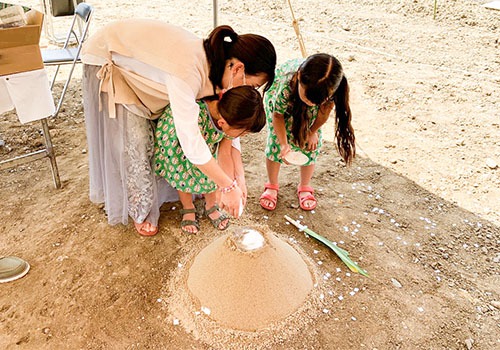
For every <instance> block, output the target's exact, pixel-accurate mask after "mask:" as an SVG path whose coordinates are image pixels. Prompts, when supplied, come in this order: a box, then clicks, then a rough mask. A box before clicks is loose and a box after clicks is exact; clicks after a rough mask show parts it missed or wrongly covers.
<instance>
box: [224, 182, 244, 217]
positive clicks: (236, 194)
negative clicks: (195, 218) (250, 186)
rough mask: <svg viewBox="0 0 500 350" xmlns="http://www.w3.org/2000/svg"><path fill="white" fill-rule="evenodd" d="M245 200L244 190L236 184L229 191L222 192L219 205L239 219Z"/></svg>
mask: <svg viewBox="0 0 500 350" xmlns="http://www.w3.org/2000/svg"><path fill="white" fill-rule="evenodd" d="M243 200H244V199H243V192H242V191H241V189H240V187H239V186H236V187H235V188H234V189H232V190H231V191H229V192H226V193H221V196H220V205H219V206H220V207H221V208H222V209H224V210H225V211H226V212H227V213H228V214H229V215H231V216H233V217H234V218H236V219H237V218H239V216H240V203H241V202H242V201H243Z"/></svg>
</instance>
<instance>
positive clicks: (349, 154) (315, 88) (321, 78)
mask: <svg viewBox="0 0 500 350" xmlns="http://www.w3.org/2000/svg"><path fill="white" fill-rule="evenodd" d="M299 74H300V75H299ZM299 76H300V78H299ZM299 84H301V85H302V87H303V88H304V91H305V95H306V97H307V99H308V100H309V101H311V102H312V103H314V104H315V105H318V106H319V109H320V110H321V108H325V103H329V102H334V103H335V138H336V140H337V149H338V151H339V153H340V156H341V157H342V159H344V161H345V162H346V163H347V164H350V163H351V162H352V159H353V158H354V157H355V155H356V145H355V137H354V129H353V128H352V125H351V118H352V116H351V108H350V107H349V84H348V83H347V79H346V77H345V75H344V73H343V70H342V65H341V64H340V62H339V61H338V60H337V59H336V58H335V57H333V56H331V55H328V54H324V53H320V54H315V55H312V56H309V57H308V58H307V59H306V60H305V61H304V62H303V63H302V64H301V65H300V67H299V69H298V71H297V73H296V74H295V75H294V77H293V78H292V81H291V83H290V86H291V93H290V102H289V105H288V111H289V113H290V114H291V115H292V117H293V122H292V135H293V137H294V139H295V140H296V142H297V145H298V146H299V147H301V148H303V147H304V146H305V145H304V144H305V139H306V136H307V130H308V129H309V123H310V119H311V116H310V115H309V113H310V112H308V106H307V105H306V104H305V103H304V102H303V101H302V100H301V99H300V96H299Z"/></svg>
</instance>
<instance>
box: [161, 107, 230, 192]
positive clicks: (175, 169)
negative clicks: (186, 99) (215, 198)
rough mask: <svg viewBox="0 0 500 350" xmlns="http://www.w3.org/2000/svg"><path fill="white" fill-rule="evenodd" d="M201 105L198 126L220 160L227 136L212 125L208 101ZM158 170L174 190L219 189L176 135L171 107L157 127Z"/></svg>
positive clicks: (201, 190) (206, 190) (211, 190)
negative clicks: (192, 159)
mask: <svg viewBox="0 0 500 350" xmlns="http://www.w3.org/2000/svg"><path fill="white" fill-rule="evenodd" d="M198 105H199V106H200V114H199V116H198V126H199V128H200V130H201V134H202V135H203V138H204V139H205V141H206V143H207V145H208V147H209V148H210V151H211V153H212V155H213V156H214V157H216V155H217V146H218V144H219V142H220V141H221V140H222V139H223V137H224V136H223V133H222V132H221V131H220V130H219V129H217V127H216V126H215V125H214V123H213V122H212V117H211V116H210V113H209V112H208V106H207V105H206V104H205V102H198ZM154 169H155V172H156V174H157V175H158V176H161V177H163V178H165V180H167V182H168V183H169V184H170V185H171V186H172V187H173V188H175V189H176V190H179V191H182V192H186V193H194V194H202V193H211V192H214V191H215V190H216V189H217V185H216V184H215V182H213V181H212V180H210V179H209V178H208V177H207V176H206V175H205V174H203V172H201V170H200V169H199V168H198V167H197V166H196V165H194V164H192V163H191V162H190V161H189V160H188V159H187V158H186V156H185V155H184V151H183V150H182V147H181V145H180V144H179V139H178V138H177V134H176V132H175V126H174V118H173V116H172V109H171V108H170V106H167V108H165V111H164V112H163V114H162V115H161V117H160V118H159V119H158V124H157V126H156V132H155V159H154Z"/></svg>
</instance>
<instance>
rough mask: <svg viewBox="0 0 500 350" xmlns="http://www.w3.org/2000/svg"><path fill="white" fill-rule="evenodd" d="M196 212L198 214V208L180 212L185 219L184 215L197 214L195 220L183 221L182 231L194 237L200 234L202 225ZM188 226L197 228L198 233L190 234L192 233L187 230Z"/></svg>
mask: <svg viewBox="0 0 500 350" xmlns="http://www.w3.org/2000/svg"><path fill="white" fill-rule="evenodd" d="M196 212H197V210H196V208H191V209H181V210H180V213H181V217H184V214H192V213H194V214H195V219H194V220H182V221H181V230H182V232H184V233H187V234H190V235H194V234H197V233H198V232H200V223H199V222H198V219H197V215H196ZM186 226H194V227H196V232H190V231H188V230H186Z"/></svg>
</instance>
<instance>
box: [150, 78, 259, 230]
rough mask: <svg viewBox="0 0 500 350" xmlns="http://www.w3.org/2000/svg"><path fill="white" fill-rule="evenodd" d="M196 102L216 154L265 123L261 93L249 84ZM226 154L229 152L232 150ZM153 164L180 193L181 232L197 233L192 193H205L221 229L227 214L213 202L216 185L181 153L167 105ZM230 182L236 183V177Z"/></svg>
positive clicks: (212, 218)
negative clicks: (218, 96) (218, 97)
mask: <svg viewBox="0 0 500 350" xmlns="http://www.w3.org/2000/svg"><path fill="white" fill-rule="evenodd" d="M198 105H199V107H200V113H199V116H198V126H199V129H200V132H201V134H202V136H203V138H204V139H205V141H206V143H207V145H208V146H209V147H210V149H211V152H212V154H213V156H214V157H216V158H217V151H218V148H220V149H224V150H228V149H231V148H232V146H231V145H232V140H233V139H235V138H238V137H239V136H242V135H244V134H245V133H247V132H259V131H260V130H261V129H262V128H263V127H264V125H265V123H266V116H265V112H264V106H263V103H262V97H261V95H260V94H259V92H258V91H257V90H256V89H254V88H253V87H250V86H240V87H235V88H232V89H229V90H227V91H226V92H225V93H224V94H223V95H222V96H221V98H220V99H219V100H218V99H217V97H209V98H204V99H203V100H201V101H199V102H198ZM225 154H231V151H229V152H227V151H226V152H225ZM219 161H221V160H220V159H219ZM224 161H232V160H231V156H230V155H229V156H228V157H224ZM240 164H241V163H240ZM154 167H155V172H156V174H157V175H159V176H161V177H164V178H165V179H166V180H167V182H168V183H169V184H170V185H171V186H172V187H174V188H175V189H176V190H177V191H178V193H179V199H180V201H181V204H182V206H183V208H182V209H181V215H182V221H181V229H182V230H183V231H184V232H186V233H197V232H198V231H199V230H200V226H199V222H198V218H197V217H196V209H195V206H194V203H193V194H203V195H204V198H205V208H204V211H205V215H206V216H207V217H208V218H209V220H210V221H211V222H212V224H213V225H214V227H216V228H217V229H219V230H224V229H226V228H227V227H228V226H229V217H228V216H227V215H226V214H225V213H223V212H222V211H221V210H220V209H219V207H218V206H217V204H216V199H217V198H216V197H217V196H216V190H217V185H216V184H215V182H213V181H212V180H210V179H209V178H208V177H207V176H206V175H205V174H204V173H203V172H202V171H201V170H200V169H199V168H198V167H197V166H196V165H194V164H192V163H191V162H190V161H189V160H188V159H187V158H186V156H185V155H184V152H183V150H182V147H181V145H180V143H179V139H178V138H177V135H176V130H175V125H174V120H173V117H172V109H171V108H170V106H167V108H166V109H165V111H164V113H163V114H162V116H161V117H160V118H159V119H158V124H157V127H156V133H155V164H154ZM225 168H226V169H231V168H232V166H229V167H227V164H226V167H225ZM233 175H234V174H233ZM232 177H233V178H234V176H232ZM233 184H234V185H235V186H236V185H237V183H236V181H235V182H233ZM226 190H227V189H226Z"/></svg>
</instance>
